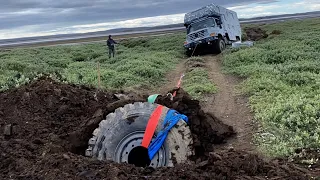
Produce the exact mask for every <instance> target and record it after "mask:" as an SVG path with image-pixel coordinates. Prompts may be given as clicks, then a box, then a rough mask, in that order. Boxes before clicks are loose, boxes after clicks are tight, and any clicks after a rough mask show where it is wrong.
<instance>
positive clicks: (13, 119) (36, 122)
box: [0, 78, 308, 179]
mask: <svg viewBox="0 0 320 180" xmlns="http://www.w3.org/2000/svg"><path fill="white" fill-rule="evenodd" d="M144 99H145V97H144V98H141V97H140V96H137V95H135V94H132V93H131V94H130V93H129V94H128V93H126V94H125V96H124V98H121V97H120V96H116V95H114V94H113V93H111V92H99V93H97V92H96V90H95V89H92V88H88V87H79V86H73V85H66V84H60V83H56V82H54V81H52V80H50V79H45V78H43V79H40V80H38V81H36V82H33V83H31V84H29V85H26V86H23V87H21V88H19V89H14V90H10V91H7V92H3V93H0V102H1V103H0V125H1V126H0V162H1V163H0V174H1V175H0V179H159V178H163V177H164V178H165V179H252V178H253V177H260V179H261V178H266V176H268V177H278V178H280V179H306V177H305V176H306V174H307V173H308V172H307V171H306V170H304V169H298V168H297V167H295V166H293V165H287V164H286V163H285V162H284V163H272V162H265V161H263V160H262V159H260V158H259V157H257V156H254V155H250V154H247V153H245V152H233V151H230V152H223V153H218V154H215V153H209V151H212V144H214V143H221V142H223V141H224V138H225V137H229V136H230V135H232V134H233V131H232V129H231V128H230V127H228V126H225V125H223V124H222V123H220V122H219V121H218V120H217V119H216V118H214V117H213V116H212V115H207V114H204V113H203V111H202V110H201V109H200V106H199V104H198V102H197V101H192V100H191V98H190V97H189V96H187V94H186V93H184V92H183V91H182V90H180V91H179V93H178V96H177V98H175V99H174V101H173V102H170V101H168V100H166V98H164V97H162V98H161V97H160V98H159V101H162V103H163V104H165V105H167V106H169V107H173V108H176V109H177V110H178V111H180V112H182V113H185V114H186V115H187V116H188V117H189V120H190V121H191V124H190V126H191V129H192V132H193V134H194V138H195V142H196V147H197V155H198V157H196V158H195V159H196V160H197V161H198V162H197V163H194V164H191V165H185V164H182V165H179V166H177V167H175V168H160V169H157V170H153V169H149V168H146V169H143V168H137V167H134V166H131V165H125V164H115V163H110V162H100V161H98V160H94V159H91V158H87V157H84V156H83V153H84V151H85V149H86V147H87V141H88V139H89V138H90V137H91V133H92V131H93V130H94V129H95V128H96V127H97V126H98V124H99V122H100V121H101V120H102V119H103V117H104V116H105V115H106V114H108V113H110V112H112V111H114V110H115V109H116V108H118V107H121V106H124V105H125V104H128V103H132V102H135V101H144ZM208 121H215V122H217V123H216V126H215V127H213V128H212V129H211V127H210V125H209V124H208ZM11 131H12V133H10V132H11ZM249 176H252V177H249Z"/></svg>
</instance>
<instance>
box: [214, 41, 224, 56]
mask: <svg viewBox="0 0 320 180" xmlns="http://www.w3.org/2000/svg"><path fill="white" fill-rule="evenodd" d="M225 49H226V43H225V41H224V40H223V39H221V38H219V39H217V41H216V43H215V51H216V52H217V53H222V52H223V51H224V50H225Z"/></svg>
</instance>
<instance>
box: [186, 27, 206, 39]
mask: <svg viewBox="0 0 320 180" xmlns="http://www.w3.org/2000/svg"><path fill="white" fill-rule="evenodd" d="M207 34H208V33H207V30H201V31H198V32H196V33H192V34H189V35H188V37H189V40H190V41H194V40H195V39H198V38H199V39H202V38H205V37H206V36H207Z"/></svg>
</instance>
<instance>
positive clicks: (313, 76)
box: [224, 19, 320, 156]
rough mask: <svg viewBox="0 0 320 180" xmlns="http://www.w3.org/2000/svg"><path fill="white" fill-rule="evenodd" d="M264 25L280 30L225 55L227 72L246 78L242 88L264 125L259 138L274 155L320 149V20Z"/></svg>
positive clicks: (269, 152) (264, 146)
mask: <svg viewBox="0 0 320 180" xmlns="http://www.w3.org/2000/svg"><path fill="white" fill-rule="evenodd" d="M305 27H308V28H305ZM262 28H263V29H265V30H267V31H268V32H269V33H270V32H272V31H273V30H274V29H277V30H278V31H279V32H282V33H281V34H279V33H276V34H278V35H277V37H276V38H274V37H269V38H267V39H264V40H261V41H258V42H257V43H256V45H255V47H252V48H245V49H240V50H237V51H233V52H231V53H229V54H227V55H225V57H224V66H225V68H226V70H228V71H229V72H231V73H235V74H237V75H240V76H243V77H247V78H248V79H247V80H246V81H245V82H244V83H243V85H242V91H243V92H244V93H246V94H248V95H250V103H251V106H252V108H253V110H254V112H255V117H256V119H257V120H258V121H259V122H260V125H261V127H260V130H259V133H258V134H257V135H256V138H255V139H256V142H257V144H258V146H259V147H260V149H261V150H263V151H265V152H266V153H267V154H269V155H271V156H287V155H291V154H293V153H294V151H295V149H298V148H320V123H319V122H320V95H319V94H320V19H312V20H304V21H288V22H284V23H277V24H268V25H263V26H262Z"/></svg>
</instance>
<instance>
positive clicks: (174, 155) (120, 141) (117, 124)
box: [86, 102, 193, 168]
mask: <svg viewBox="0 0 320 180" xmlns="http://www.w3.org/2000/svg"><path fill="white" fill-rule="evenodd" d="M157 106H158V105H157V104H151V103H142V102H137V103H134V104H127V105H125V106H124V107H121V108H118V109H116V110H115V112H114V113H111V114H109V115H107V117H106V119H105V120H103V121H101V123H100V124H99V127H98V128H97V129H96V130H95V131H94V132H93V137H92V138H91V139H90V140H89V147H88V149H87V151H86V156H90V157H93V158H97V159H98V160H102V161H105V160H110V161H114V162H117V163H129V164H134V165H136V166H142V167H145V166H151V167H154V168H156V167H163V166H169V167H173V166H174V165H175V164H177V163H183V162H186V161H187V159H188V157H189V156H191V155H192V154H193V150H192V146H191V144H192V142H193V140H192V136H191V132H190V129H189V127H188V125H187V124H186V123H185V122H184V121H182V120H181V121H179V122H178V124H177V125H176V126H175V127H173V128H172V129H171V131H170V132H169V134H168V136H167V139H166V141H165V143H164V144H163V146H162V147H161V148H160V150H159V151H158V153H157V154H156V155H155V157H154V158H153V159H151V160H150V159H149V156H148V151H147V149H145V148H143V147H142V146H141V142H142V139H143V135H144V132H145V128H146V126H147V124H148V121H149V118H150V116H151V114H152V113H153V111H154V110H155V109H156V107H157ZM168 110H169V109H168V108H167V107H164V108H163V111H162V115H161V118H160V120H159V124H158V126H157V129H156V132H155V135H156V134H157V133H159V131H160V130H161V129H162V124H163V121H164V119H165V117H166V114H167V112H168Z"/></svg>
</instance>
